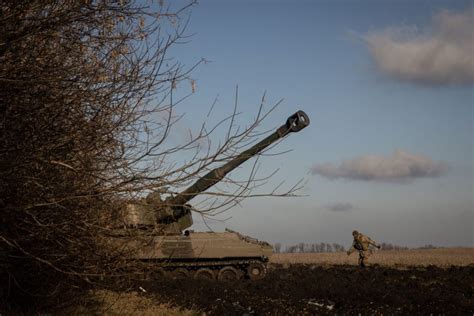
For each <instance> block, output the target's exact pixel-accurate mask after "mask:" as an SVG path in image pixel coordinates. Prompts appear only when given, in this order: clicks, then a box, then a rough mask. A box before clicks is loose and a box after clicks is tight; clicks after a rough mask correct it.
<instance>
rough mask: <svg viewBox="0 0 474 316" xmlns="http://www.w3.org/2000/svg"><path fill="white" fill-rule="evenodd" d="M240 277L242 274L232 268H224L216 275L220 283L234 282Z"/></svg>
mask: <svg viewBox="0 0 474 316" xmlns="http://www.w3.org/2000/svg"><path fill="white" fill-rule="evenodd" d="M241 277H242V273H241V272H240V271H239V270H237V269H236V268H234V267H224V268H222V269H220V270H219V273H218V274H217V279H218V280H221V281H234V280H238V279H240V278H241Z"/></svg>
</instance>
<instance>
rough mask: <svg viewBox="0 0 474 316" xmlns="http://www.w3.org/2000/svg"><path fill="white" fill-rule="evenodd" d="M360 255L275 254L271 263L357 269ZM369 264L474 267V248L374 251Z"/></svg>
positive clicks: (341, 253) (340, 253) (339, 253)
mask: <svg viewBox="0 0 474 316" xmlns="http://www.w3.org/2000/svg"><path fill="white" fill-rule="evenodd" d="M357 259H358V254H357V253H353V254H352V255H351V256H347V254H346V253H345V252H338V253H291V254H290V253H282V254H274V255H273V256H272V257H271V260H270V262H272V263H281V264H294V263H313V264H321V265H334V264H336V265H339V264H349V265H356V264H357ZM369 263H372V264H379V265H383V266H392V267H404V266H428V265H436V266H440V267H448V266H451V265H454V266H467V265H474V248H441V249H429V250H428V249H426V250H424V249H423V250H401V251H396V250H388V251H375V252H374V253H373V255H372V256H371V257H370V259H369Z"/></svg>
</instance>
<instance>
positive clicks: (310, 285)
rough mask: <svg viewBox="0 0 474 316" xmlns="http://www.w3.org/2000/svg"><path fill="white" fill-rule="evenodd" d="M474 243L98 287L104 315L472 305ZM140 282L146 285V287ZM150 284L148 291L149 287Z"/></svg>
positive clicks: (288, 258) (279, 260) (453, 309)
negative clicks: (254, 272) (216, 276)
mask: <svg viewBox="0 0 474 316" xmlns="http://www.w3.org/2000/svg"><path fill="white" fill-rule="evenodd" d="M473 256H474V249H470V248H469V249H466V248H464V249H463V248H455V249H434V250H410V251H380V252H378V253H376V254H374V256H373V257H372V258H371V259H373V260H372V262H373V263H375V264H373V265H372V266H369V267H368V268H366V269H359V268H358V267H357V266H356V263H357V254H352V256H351V257H347V255H346V254H345V253H322V254H277V255H275V256H274V257H273V258H272V260H271V264H270V269H269V273H268V275H267V277H266V278H264V279H262V280H258V281H249V280H242V281H239V282H232V283H228V282H217V281H207V280H193V279H186V280H171V279H163V280H147V281H136V282H135V283H134V284H132V286H131V290H128V291H125V292H124V293H120V294H117V293H113V292H102V293H101V292H99V293H98V296H97V297H99V298H101V300H102V310H100V309H99V310H96V311H97V313H98V314H105V315H186V316H187V315H336V314H337V315H348V314H350V315H354V314H355V315H357V314H359V313H360V314H362V315H373V314H379V315H380V314H385V315H429V314H434V315H438V314H456V315H458V314H462V315H464V314H465V315H472V314H473V313H474V303H473V298H474V265H473V263H474V262H473ZM140 288H141V289H140ZM145 291H146V292H145Z"/></svg>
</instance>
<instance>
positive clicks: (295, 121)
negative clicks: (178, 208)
mask: <svg viewBox="0 0 474 316" xmlns="http://www.w3.org/2000/svg"><path fill="white" fill-rule="evenodd" d="M308 125H309V117H308V115H306V113H305V112H303V111H298V112H296V113H295V114H293V115H291V116H290V117H289V118H288V119H287V120H286V122H285V124H283V125H282V126H280V127H279V128H278V129H277V130H276V131H275V132H274V133H272V134H271V135H269V136H267V137H266V138H265V139H263V140H262V141H260V142H259V143H257V144H255V145H253V146H252V147H251V148H249V149H247V150H245V151H244V152H242V153H240V154H239V155H237V156H236V157H235V158H234V159H232V160H231V161H229V162H227V163H226V164H225V165H223V166H221V167H218V168H216V169H213V170H211V171H210V172H208V173H207V174H206V175H204V176H203V177H202V178H200V179H199V180H197V181H196V182H195V183H194V184H193V185H191V186H190V187H188V188H187V189H186V190H185V191H183V192H182V193H180V194H178V195H177V196H175V197H173V198H171V199H170V201H168V202H169V204H170V205H184V204H185V203H187V202H188V201H190V200H191V199H192V198H194V197H195V196H196V195H198V194H199V193H200V192H203V191H206V190H207V189H209V188H210V187H212V186H213V185H214V184H216V183H217V182H219V181H221V180H222V179H223V178H224V177H225V176H226V175H227V174H228V173H229V172H231V171H232V170H234V169H235V168H237V167H238V166H240V165H241V164H242V163H243V162H245V161H247V160H248V159H250V158H252V157H253V156H255V155H257V154H258V153H259V152H261V151H262V150H264V149H265V148H267V147H268V146H269V145H270V144H272V143H274V142H275V141H277V140H279V139H280V138H283V137H285V136H286V135H288V134H290V133H296V132H299V131H300V130H302V129H303V128H305V127H306V126H308Z"/></svg>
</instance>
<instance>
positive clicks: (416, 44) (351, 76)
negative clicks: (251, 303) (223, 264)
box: [172, 0, 474, 247]
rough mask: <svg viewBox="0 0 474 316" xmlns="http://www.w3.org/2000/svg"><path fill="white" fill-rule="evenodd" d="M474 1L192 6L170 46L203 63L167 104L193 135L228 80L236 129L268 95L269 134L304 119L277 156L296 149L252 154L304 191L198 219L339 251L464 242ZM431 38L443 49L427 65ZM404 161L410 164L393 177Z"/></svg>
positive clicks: (221, 101)
mask: <svg viewBox="0 0 474 316" xmlns="http://www.w3.org/2000/svg"><path fill="white" fill-rule="evenodd" d="M473 5H474V2H472V1H456V2H454V1H230V0H228V1H205V0H203V1H200V3H199V4H198V5H197V6H195V7H194V8H193V11H192V14H191V18H190V22H189V26H188V33H193V34H194V35H193V36H192V37H191V39H190V42H189V43H187V44H183V45H180V46H178V47H176V48H175V50H174V51H172V55H173V56H175V57H176V58H177V59H178V60H180V61H181V62H183V63H185V64H188V65H191V64H193V62H195V61H197V60H199V59H200V58H205V59H206V60H209V61H210V62H209V63H206V64H204V65H201V66H200V67H199V68H198V69H197V70H195V71H194V73H193V74H192V77H193V78H195V80H196V92H195V93H194V94H193V95H192V96H191V97H190V98H189V99H187V100H186V102H184V103H183V104H182V105H180V107H178V109H177V110H178V112H180V113H186V116H185V117H184V119H183V122H184V124H186V125H187V126H190V127H191V128H193V127H194V128H196V127H197V126H198V125H199V123H200V122H201V120H202V119H203V118H204V117H205V116H206V114H207V111H208V110H209V107H210V105H211V104H212V102H213V100H214V99H215V98H216V97H217V98H218V102H217V104H216V108H215V112H216V113H215V115H216V116H217V117H223V116H224V115H226V114H230V113H231V112H232V108H233V104H234V99H235V87H236V86H237V85H238V86H239V97H238V101H239V110H240V111H242V113H243V114H242V116H241V117H240V118H239V119H240V122H241V123H242V124H243V125H245V123H248V122H250V121H251V120H252V118H253V117H254V116H255V114H256V110H257V108H258V105H259V104H260V99H261V97H262V95H263V93H264V92H265V91H266V103H265V104H266V106H267V107H270V106H271V105H272V104H274V103H275V102H277V101H278V100H280V99H282V98H283V99H284V101H283V103H282V104H281V106H279V107H278V109H277V110H276V112H275V113H273V114H272V115H271V117H269V119H268V120H267V121H266V122H265V123H264V127H265V128H272V127H277V126H279V125H281V124H282V123H283V122H284V120H285V119H286V117H287V116H288V115H289V114H292V113H293V112H295V111H296V110H299V109H301V110H304V111H305V112H306V113H307V114H308V115H309V116H310V118H311V120H312V121H311V125H310V126H309V127H308V128H307V129H305V130H303V131H302V132H301V133H299V134H294V135H291V136H290V137H288V139H286V140H285V141H284V142H282V143H281V144H280V145H279V146H278V149H275V151H280V150H287V149H292V152H290V153H288V154H285V155H282V156H276V157H266V158H264V159H263V160H261V163H262V170H263V171H264V172H269V171H271V170H273V169H276V168H280V169H281V170H280V172H279V173H278V174H277V175H276V176H275V178H274V179H273V181H274V182H273V183H279V182H280V181H282V180H285V181H286V183H287V184H288V185H291V184H292V183H294V182H295V181H297V180H298V179H301V178H304V179H305V180H306V185H305V188H304V189H303V190H302V191H301V194H303V195H304V197H300V198H288V199H281V198H273V199H272V198H260V199H251V200H248V201H246V202H244V203H243V204H242V205H241V206H239V207H236V208H234V209H232V210H230V211H228V212H227V213H226V214H225V215H223V216H222V217H221V218H227V217H231V219H229V220H227V221H226V222H225V223H220V222H217V221H216V222H214V221H209V222H208V224H209V225H210V226H211V227H212V228H213V229H215V230H221V229H223V227H229V228H232V229H235V230H238V231H240V232H243V233H246V234H249V235H252V236H254V237H257V238H260V239H264V240H267V241H269V242H272V243H275V242H281V243H283V244H291V243H296V242H338V243H342V244H347V245H348V244H349V243H350V239H351V231H352V230H353V229H358V230H360V231H362V232H364V233H367V234H368V235H370V236H372V237H373V238H374V239H376V240H379V241H380V242H391V243H396V244H400V245H408V246H420V245H424V244H436V245H442V246H471V247H472V246H473V231H474V229H473V219H474V214H473V212H474V211H473V209H474V205H473V198H472V195H473V181H474V180H473V168H474V167H473V164H474V162H473V136H474V135H473V106H474V105H473V103H474V92H473V83H474V82H473V80H472V78H473V76H474V75H473V74H472V71H471V68H470V67H471V66H472V65H473V64H474V60H473V59H472V58H470V57H468V60H467V61H465V62H466V65H467V67H466V66H463V65H462V64H460V62H459V60H461V59H462V58H461V57H462V56H464V55H462V54H463V53H466V52H465V51H463V47H467V54H468V55H469V54H470V53H472V47H473V45H474V43H473V42H472V41H473V40H472V39H473V35H472V29H474V28H473V27H474V25H472V23H473V22H472V21H473V19H472V8H473ZM466 21H467V22H466ZM463 23H464V24H463ZM466 23H467V24H466ZM466 25H467V26H470V30H468V31H467V32H468V35H467V37H466V35H465V34H464V35H462V34H463V28H466ZM453 32H454V33H453ZM446 34H448V35H446ZM453 34H454V35H453ZM458 34H461V35H459V37H458V36H457V35H458ZM469 34H470V36H469ZM466 39H467V40H466ZM443 41H445V42H443ZM466 41H467V44H466ZM440 43H441V44H440ZM438 44H439V45H441V47H444V48H446V49H445V50H443V51H441V53H439V54H437V55H436V56H437V57H436V58H435V59H433V60H434V61H433V62H431V63H427V64H426V66H425V64H424V63H426V61H427V60H430V58H431V57H432V56H433V54H431V52H432V47H439V45H438ZM437 45H438V46H437ZM443 45H444V46H443ZM450 45H451V46H450ZM453 45H454V46H453ZM452 47H454V48H455V49H454V53H453V49H452ZM469 47H470V48H469ZM458 48H459V49H458ZM469 49H470V50H471V51H469ZM423 54H426V58H425V57H424V55H423ZM453 54H454V55H453ZM455 54H457V55H455ZM459 54H461V55H459ZM430 56H431V57H430ZM459 56H461V57H459ZM470 56H472V54H471V55H470ZM473 67H474V66H473ZM179 89H180V91H181V92H183V93H187V92H190V89H191V88H190V86H187V85H186V84H185V83H182V84H181V85H180V86H179ZM397 150H398V152H399V153H400V154H399V155H398V154H396V152H397ZM397 155H398V156H397ZM370 157H372V158H370ZM374 157H375V158H374ZM357 159H358V160H357ZM344 161H345V162H346V165H345V167H341V162H344ZM326 163H329V164H331V166H332V167H331V168H329V169H328V168H326V167H324V168H323V167H322V166H323V165H325V164H326ZM405 163H407V164H416V165H409V166H408V167H407V168H408V170H409V171H408V173H407V174H396V172H398V171H397V170H399V168H404V167H406V166H405V165H403V164H405ZM360 164H363V167H360ZM400 164H401V165H400ZM360 168H362V169H360ZM323 169H324V170H323ZM356 169H357V170H356ZM311 170H313V172H311ZM321 170H323V171H321ZM404 170H405V169H404ZM237 172H238V171H237ZM394 172H395V174H394ZM367 173H368V174H367ZM361 174H362V175H361ZM328 175H329V176H328ZM331 177H332V178H331ZM271 184H272V183H270V184H269V185H270V186H271ZM195 221H196V224H195V229H196V230H201V229H205V230H207V228H206V227H205V226H204V225H203V224H202V223H201V220H200V219H199V218H196V220H195Z"/></svg>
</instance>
